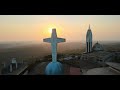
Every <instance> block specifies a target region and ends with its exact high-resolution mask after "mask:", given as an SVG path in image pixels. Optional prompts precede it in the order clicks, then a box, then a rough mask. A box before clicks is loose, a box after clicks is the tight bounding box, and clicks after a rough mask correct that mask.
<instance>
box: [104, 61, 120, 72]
mask: <svg viewBox="0 0 120 90" xmlns="http://www.w3.org/2000/svg"><path fill="white" fill-rule="evenodd" d="M106 64H107V65H109V66H110V67H113V68H116V69H118V70H120V63H115V62H106Z"/></svg>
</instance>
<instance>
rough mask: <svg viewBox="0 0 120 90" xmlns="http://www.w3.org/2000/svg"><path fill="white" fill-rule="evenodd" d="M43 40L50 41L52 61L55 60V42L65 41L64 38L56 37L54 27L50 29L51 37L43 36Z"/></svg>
mask: <svg viewBox="0 0 120 90" xmlns="http://www.w3.org/2000/svg"><path fill="white" fill-rule="evenodd" d="M43 42H48V43H51V47H52V62H56V61H57V43H60V42H65V39H64V38H58V37H57V33H56V29H55V28H54V29H52V34H51V38H45V39H43Z"/></svg>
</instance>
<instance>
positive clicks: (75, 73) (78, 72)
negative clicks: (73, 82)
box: [70, 67, 80, 75]
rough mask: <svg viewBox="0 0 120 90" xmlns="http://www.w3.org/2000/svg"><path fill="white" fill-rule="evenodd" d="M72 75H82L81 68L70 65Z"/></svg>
mask: <svg viewBox="0 0 120 90" xmlns="http://www.w3.org/2000/svg"><path fill="white" fill-rule="evenodd" d="M70 75H80V68H75V67H70Z"/></svg>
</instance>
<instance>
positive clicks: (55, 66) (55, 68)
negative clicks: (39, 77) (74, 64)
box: [45, 62, 63, 75]
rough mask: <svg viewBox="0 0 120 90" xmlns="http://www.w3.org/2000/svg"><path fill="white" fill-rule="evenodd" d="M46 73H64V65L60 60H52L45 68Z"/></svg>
mask: <svg viewBox="0 0 120 90" xmlns="http://www.w3.org/2000/svg"><path fill="white" fill-rule="evenodd" d="M45 74H46V75H62V74H63V65H62V64H61V63H60V62H50V63H49V64H48V65H47V66H46V69H45Z"/></svg>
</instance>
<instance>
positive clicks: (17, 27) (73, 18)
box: [0, 15, 120, 42]
mask: <svg viewBox="0 0 120 90" xmlns="http://www.w3.org/2000/svg"><path fill="white" fill-rule="evenodd" d="M89 24H90V25H91V29H92V32H93V40H97V41H106V40H108V41H119V38H120V25H119V24H120V15H1V16H0V41H37V42H42V39H43V38H47V37H50V33H49V28H52V27H53V28H54V27H55V28H56V29H57V33H58V37H62V38H66V40H67V41H68V42H69V41H85V37H86V32H87V29H88V26H89Z"/></svg>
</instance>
